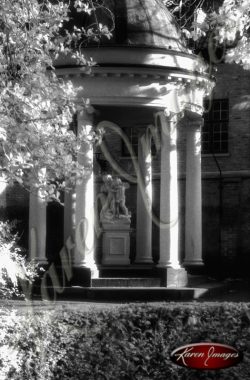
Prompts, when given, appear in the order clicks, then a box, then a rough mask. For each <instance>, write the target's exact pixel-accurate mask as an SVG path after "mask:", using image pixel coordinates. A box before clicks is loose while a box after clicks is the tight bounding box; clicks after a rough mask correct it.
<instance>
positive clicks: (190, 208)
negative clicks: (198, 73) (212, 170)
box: [184, 115, 203, 266]
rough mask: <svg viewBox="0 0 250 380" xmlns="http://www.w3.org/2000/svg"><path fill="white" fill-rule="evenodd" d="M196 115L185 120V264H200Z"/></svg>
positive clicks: (198, 126) (198, 129)
mask: <svg viewBox="0 0 250 380" xmlns="http://www.w3.org/2000/svg"><path fill="white" fill-rule="evenodd" d="M202 124H203V119H202V118H201V117H200V116H199V115H197V117H196V118H195V119H194V120H190V119H189V120H187V126H186V133H187V153H186V216H185V260H184V265H185V266H202V265H203V260H202V204H201V126H202Z"/></svg>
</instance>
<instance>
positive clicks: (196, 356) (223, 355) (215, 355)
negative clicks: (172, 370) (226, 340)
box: [170, 343, 243, 370]
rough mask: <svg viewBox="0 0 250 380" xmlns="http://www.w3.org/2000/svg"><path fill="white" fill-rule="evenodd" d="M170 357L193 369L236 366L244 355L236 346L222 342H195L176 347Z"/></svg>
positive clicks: (177, 362)
mask: <svg viewBox="0 0 250 380" xmlns="http://www.w3.org/2000/svg"><path fill="white" fill-rule="evenodd" d="M170 359H171V360H172V361H173V362H174V363H175V364H178V365H180V366H182V367H187V368H192V369H205V370H209V369H223V368H228V367H232V366H235V365H236V364H238V363H239V362H240V361H241V360H242V359H243V355H242V353H241V352H239V351H238V350H236V348H234V347H231V346H227V345H225V344H220V343H194V344H187V345H186V346H182V347H179V348H176V349H175V350H174V351H173V352H172V353H171V355H170Z"/></svg>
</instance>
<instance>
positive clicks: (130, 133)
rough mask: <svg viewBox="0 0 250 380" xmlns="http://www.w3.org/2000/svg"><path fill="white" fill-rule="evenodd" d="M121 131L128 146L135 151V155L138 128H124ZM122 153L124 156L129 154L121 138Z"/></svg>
mask: <svg viewBox="0 0 250 380" xmlns="http://www.w3.org/2000/svg"><path fill="white" fill-rule="evenodd" d="M123 132H124V134H125V135H126V136H127V138H128V141H129V143H130V146H131V148H132V149H133V151H134V152H135V155H136V156H137V155H138V133H139V131H138V128H136V127H129V128H124V129H123ZM122 155H123V156H124V157H130V156H131V155H130V153H129V150H128V148H127V145H126V144H125V142H124V141H123V140H122Z"/></svg>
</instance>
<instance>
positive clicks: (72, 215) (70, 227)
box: [64, 189, 76, 245]
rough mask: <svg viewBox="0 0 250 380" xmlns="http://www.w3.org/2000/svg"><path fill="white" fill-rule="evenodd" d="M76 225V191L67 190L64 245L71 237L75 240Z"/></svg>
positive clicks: (65, 195) (65, 194)
mask: <svg viewBox="0 0 250 380" xmlns="http://www.w3.org/2000/svg"><path fill="white" fill-rule="evenodd" d="M75 226H76V192H75V190H73V189H72V190H67V191H65V193H64V245H66V242H67V240H68V239H69V238H71V239H72V241H74V237H75Z"/></svg>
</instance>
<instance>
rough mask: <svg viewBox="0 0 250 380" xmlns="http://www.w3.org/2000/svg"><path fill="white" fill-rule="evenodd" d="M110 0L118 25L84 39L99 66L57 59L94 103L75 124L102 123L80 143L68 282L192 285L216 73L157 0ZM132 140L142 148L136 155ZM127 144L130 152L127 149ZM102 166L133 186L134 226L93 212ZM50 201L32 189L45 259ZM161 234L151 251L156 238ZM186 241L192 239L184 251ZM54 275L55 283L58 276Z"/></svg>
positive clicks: (198, 261) (64, 262) (68, 204)
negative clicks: (207, 102) (206, 108)
mask: <svg viewBox="0 0 250 380" xmlns="http://www.w3.org/2000/svg"><path fill="white" fill-rule="evenodd" d="M104 3H105V4H106V5H107V8H108V9H109V10H110V11H111V12H112V15H113V18H114V25H115V28H114V30H113V36H112V38H111V39H110V40H108V39H103V40H102V41H101V42H100V43H98V44H96V45H87V46H86V47H85V55H86V56H87V57H91V58H92V59H93V61H94V62H96V65H94V66H93V67H92V69H91V71H90V72H86V70H85V68H82V67H79V66H74V65H73V63H72V62H71V61H70V60H68V61H65V60H63V61H58V62H57V63H56V72H57V75H58V76H61V77H63V78H64V79H66V80H67V78H68V79H70V80H71V81H72V82H73V83H74V85H76V86H82V87H83V92H82V93H80V94H79V99H80V98H81V97H84V98H85V99H89V102H90V104H91V109H90V111H88V110H87V111H85V112H83V111H81V112H79V114H78V115H77V133H80V132H81V133H82V132H84V133H85V134H86V139H87V138H88V136H89V134H90V133H91V132H92V131H97V130H102V131H103V132H104V137H103V143H102V144H101V146H100V147H99V148H98V150H97V151H94V148H93V145H92V144H89V146H88V149H87V150H86V144H85V145H84V146H83V151H82V155H81V156H79V160H85V161H86V165H87V166H88V170H89V173H88V175H87V176H85V177H84V178H83V180H82V181H81V183H79V184H77V186H76V188H75V191H72V192H70V193H65V199H64V247H63V248H62V250H61V252H60V259H61V267H62V271H63V273H64V277H65V276H66V277H67V279H68V280H70V281H69V282H70V283H72V284H78V285H82V286H87V287H88V286H91V285H93V284H95V283H96V284H97V283H98V281H100V279H99V280H98V277H112V278H115V277H117V278H118V277H119V278H121V277H124V278H127V277H132V278H135V277H138V278H139V277H150V278H152V277H153V278H156V279H158V280H159V284H160V286H163V287H172V286H175V287H182V286H185V285H186V284H187V271H188V269H189V268H200V267H202V266H203V259H202V211H201V209H202V200H201V126H202V123H203V119H202V113H203V99H204V97H205V96H207V95H209V93H210V91H211V88H212V87H213V80H212V79H211V76H210V75H209V72H208V71H209V70H208V67H207V65H206V64H205V63H204V62H203V60H202V59H201V58H199V57H197V56H195V55H193V54H192V53H191V52H190V51H189V50H188V48H187V47H186V45H185V42H184V41H183V40H182V38H181V33H180V30H179V28H178V26H177V24H176V22H175V20H174V18H173V16H172V15H171V14H170V12H169V11H168V10H167V9H166V7H165V6H163V4H162V2H161V1H160V0H119V1H111V0H109V1H105V2H104ZM108 15H109V13H108V11H105V9H104V10H102V11H100V12H97V16H98V17H99V18H100V20H103V24H105V23H108V22H109V18H108V17H109V16H108ZM76 21H77V22H78V23H79V22H80V20H76ZM85 21H86V20H85ZM87 21H88V20H87ZM133 128H134V130H133ZM179 129H181V130H182V131H184V133H185V139H184V140H183V141H184V142H185V149H184V151H185V172H186V175H185V222H184V225H185V228H184V231H183V230H182V231H181V232H180V216H179V195H178V193H179V186H178V168H179V164H178V154H179V151H178V132H179ZM127 130H129V133H130V135H129V134H128V133H127ZM125 131H126V133H125ZM124 136H125V137H124ZM128 142H130V144H132V147H136V150H137V152H136V154H134V152H132V153H131V150H130V149H129V147H128ZM152 145H154V146H153V147H152ZM122 150H123V152H124V150H126V151H127V156H126V155H124V157H122ZM97 153H98V154H97ZM95 157H97V158H98V159H99V162H101V161H102V162H103V161H104V162H106V163H108V164H107V165H108V167H109V169H107V168H106V169H105V170H104V169H103V168H102V166H100V165H99V166H98V170H97V172H96V173H95V171H94V167H95V162H94V161H95V160H94V158H95ZM97 164H98V160H97ZM110 168H111V169H110ZM109 170H111V171H112V173H111V171H109ZM154 171H157V173H158V180H159V181H158V182H159V189H158V193H157V194H158V195H157V202H158V206H159V207H158V208H159V213H158V215H155V213H154V210H153V206H152V205H153V203H154V194H155V193H156V191H155V189H154ZM103 174H105V175H107V174H112V175H113V176H115V177H116V176H118V177H119V178H120V179H121V180H122V181H123V182H124V181H126V182H127V183H128V184H130V185H131V188H133V191H134V193H131V194H130V195H127V199H126V206H127V207H128V209H129V210H130V211H131V217H132V219H133V221H134V222H133V223H134V226H133V228H132V229H131V226H130V223H129V222H128V223H127V224H126V223H123V225H122V226H121V225H119V227H118V228H114V225H115V224H116V222H115V221H111V222H110V225H109V227H107V226H106V227H105V226H104V223H103V224H102V223H101V222H100V221H99V220H98V221H97V220H95V219H97V218H99V211H100V207H99V206H98V204H97V199H98V192H99V191H100V188H101V186H102V178H103ZM126 194H129V190H126ZM98 207H99V208H98ZM46 208H47V207H46V203H45V202H44V200H43V199H42V198H40V197H37V196H35V195H34V194H32V193H31V195H30V214H29V234H30V256H31V257H32V258H33V259H35V260H36V261H37V262H38V263H40V264H42V265H47V264H48V258H47V256H46V236H47V228H46ZM133 223H132V224H133ZM96 226H98V228H97V227H96ZM110 226H111V227H110ZM112 226H113V227H112ZM97 230H98V231H97ZM105 234H106V235H105ZM131 234H132V235H133V236H134V240H133V239H132V240H131V236H132V235H131ZM155 234H156V235H157V237H155ZM95 235H98V236H95ZM104 235H105V236H104ZM156 240H157V243H154V246H155V247H156V248H155V249H154V252H153V250H152V245H153V243H152V241H156ZM180 240H182V241H184V247H185V250H184V257H183V258H182V259H181V257H180V252H179V251H180ZM98 241H99V244H98V243H97V242H98ZM132 246H133V249H132V248H131V247H132ZM131 249H132V250H133V252H134V253H133V255H132V256H133V257H131V253H130V250H131ZM103 250H104V251H105V252H103ZM97 251H98V252H97ZM156 251H157V252H156ZM53 270H54V269H51V266H50V268H48V271H47V276H50V277H51V278H52V277H53V273H54V272H53ZM44 281H45V282H46V280H44ZM52 282H53V284H54V285H55V284H56V281H54V280H53V278H52Z"/></svg>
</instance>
